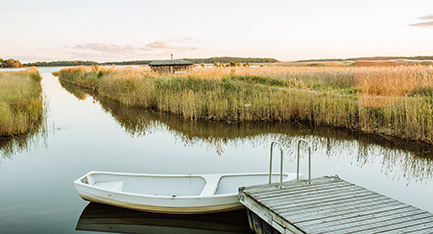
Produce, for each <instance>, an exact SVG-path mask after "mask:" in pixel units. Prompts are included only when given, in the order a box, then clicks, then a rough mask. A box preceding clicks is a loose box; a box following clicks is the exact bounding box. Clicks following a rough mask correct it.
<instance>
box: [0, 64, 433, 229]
mask: <svg viewBox="0 0 433 234" xmlns="http://www.w3.org/2000/svg"><path fill="white" fill-rule="evenodd" d="M38 70H39V72H40V74H41V77H42V80H41V81H40V85H41V87H42V93H41V94H40V95H41V96H39V97H42V105H43V111H45V115H44V114H43V118H42V124H41V126H40V127H39V128H38V130H37V131H35V132H33V133H28V134H21V135H17V136H12V137H3V138H1V139H2V141H1V144H0V155H1V157H0V178H3V179H1V180H0V188H2V193H0V200H1V201H2V202H3V203H2V208H1V209H2V211H4V212H1V213H0V229H1V230H2V231H4V232H21V233H22V232H36V231H37V232H62V233H71V232H76V231H75V228H76V227H77V222H78V220H79V219H80V216H81V214H82V213H84V209H85V207H86V206H87V202H84V201H83V200H82V199H81V198H80V197H79V196H78V195H77V194H76V192H75V190H74V188H73V186H72V181H73V180H75V179H76V178H77V177H78V176H81V175H83V174H85V173H87V172H88V171H91V170H101V171H119V172H137V173H143V172H145V173H155V174H161V173H167V174H168V173H171V174H184V173H191V174H197V173H231V172H257V171H265V172H266V171H267V170H268V169H269V167H268V163H269V146H270V142H271V141H279V142H281V143H282V144H283V146H284V155H285V164H284V170H285V171H288V172H292V171H296V165H295V156H296V145H295V144H296V142H297V140H298V139H300V138H305V139H308V140H310V141H311V142H312V143H313V155H312V156H313V162H312V166H313V168H312V173H313V174H312V175H313V177H316V176H322V175H334V174H338V175H339V176H340V177H342V178H344V179H346V180H348V181H351V182H353V183H356V184H359V185H361V186H363V187H366V188H368V189H371V190H374V191H377V192H379V193H382V194H385V195H387V196H390V197H392V198H395V199H398V200H400V201H403V202H406V203H408V204H412V205H415V206H417V207H420V208H422V209H425V210H428V211H430V212H432V211H433V203H432V202H431V201H430V200H428V199H425V197H426V196H427V195H429V194H432V193H433V190H432V186H431V183H432V182H433V170H432V168H433V159H432V158H433V147H432V144H431V143H429V141H428V140H426V139H427V136H428V134H426V135H425V136H424V138H422V137H420V138H419V139H412V140H408V139H410V138H409V135H397V136H396V135H393V134H392V131H397V130H398V131H400V132H404V133H405V131H408V128H409V126H411V127H414V125H416V124H418V123H424V125H423V128H422V129H424V130H416V131H427V130H428V128H429V127H430V125H429V124H430V122H431V121H430V122H429V119H428V117H427V114H426V113H428V111H429V105H427V104H428V100H430V98H431V96H432V95H431V94H429V92H431V90H430V86H429V82H430V80H431V76H432V68H431V67H429V66H404V67H400V66H392V67H382V66H378V67H372V66H369V67H341V66H338V67H337V66H334V67H305V66H303V67H291V66H290V67H288V66H287V67H283V66H278V67H275V66H272V67H267V66H263V67H260V66H257V67H227V68H221V67H220V68H207V67H206V68H201V67H196V68H194V69H192V71H191V72H190V73H184V74H174V75H173V77H171V75H169V74H158V73H152V72H150V70H149V69H148V68H146V67H129V68H118V67H110V66H108V67H97V66H93V67H91V66H90V67H75V68H66V69H61V68H38ZM52 72H55V73H56V74H57V73H58V75H59V77H56V76H53V75H52V74H51V73H52ZM384 74H388V76H386V75H384ZM361 75H362V77H363V79H364V80H367V81H369V82H373V81H374V82H376V83H377V84H379V85H374V86H371V87H370V86H368V85H366V84H365V83H362V80H361V81H360V80H359V79H360V77H361ZM391 77H394V78H393V79H400V80H399V82H400V83H399V84H402V83H404V82H406V83H405V84H407V85H405V87H400V86H399V85H395V86H396V87H394V88H389V89H388V88H387V87H390V86H389V85H392V84H395V83H392V79H391V80H387V79H389V78H391ZM378 78H383V80H380V79H379V80H378ZM385 78H386V79H385ZM369 79H370V80H369ZM380 84H382V86H380ZM95 86H96V87H95ZM94 87H95V88H94ZM408 87H409V88H408ZM2 91H3V89H2ZM143 94H145V95H143ZM206 95H207V96H206ZM362 97H364V99H362ZM411 102H415V103H418V104H417V105H418V107H410V105H412V104H411ZM287 103H289V105H286V104H287ZM420 107H423V108H424V109H422V108H420ZM397 108H402V109H397ZM404 108H406V109H404ZM414 111H415V112H414ZM304 112H306V113H304ZM409 112H410V113H409ZM418 112H422V113H423V114H424V115H422V116H424V117H423V118H424V119H423V120H422V119H418V118H417V116H420V115H419V114H418ZM405 113H406V114H410V116H405V115H403V114H405ZM414 114H416V115H414ZM367 115H370V117H371V118H372V119H371V120H370V118H368V119H366V117H363V116H367ZM409 117H410V118H409ZM387 118H389V119H387ZM360 119H361V120H364V123H363V122H353V123H352V120H353V121H359V120H360ZM373 121H376V123H375V122H373ZM379 121H390V123H392V124H395V125H393V128H389V129H391V130H392V131H391V130H389V129H384V128H383V127H386V126H387V125H382V123H383V122H379ZM407 123H411V124H412V125H407V126H406V125H403V124H407ZM361 124H365V125H362V126H368V127H369V128H368V129H362V128H361V127H360V125H361ZM397 124H401V125H397ZM397 127H398V128H397ZM420 129H421V128H420ZM405 134H409V133H405ZM305 150H306V149H304V148H302V152H304V153H305V152H306V151H305ZM304 155H305V154H304ZM306 164H307V163H306V159H305V157H302V161H301V172H303V173H304V174H305V173H307V172H306V170H307V167H306ZM274 168H278V163H277V162H275V165H274ZM106 210H110V209H109V207H106V208H104V209H102V210H98V211H97V213H95V215H96V216H95V218H99V219H101V220H103V219H104V217H107V215H109V214H108V213H106V212H107V211H106ZM104 211H105V213H104ZM108 212H109V211H108ZM121 218H122V217H121ZM123 218H127V217H123ZM136 218H137V220H145V219H146V217H145V215H143V216H139V217H136ZM171 218H172V217H171ZM204 218H206V217H204ZM178 219H179V220H181V218H180V217H179V218H178ZM167 220H169V219H167ZM105 221H107V222H108V221H109V220H108V219H107V220H105ZM80 232H83V231H80Z"/></svg>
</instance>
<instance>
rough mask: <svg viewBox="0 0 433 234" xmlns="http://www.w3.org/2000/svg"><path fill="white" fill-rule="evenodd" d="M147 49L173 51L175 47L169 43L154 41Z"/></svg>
mask: <svg viewBox="0 0 433 234" xmlns="http://www.w3.org/2000/svg"><path fill="white" fill-rule="evenodd" d="M146 48H149V49H157V50H158V49H173V46H170V45H169V44H168V42H165V41H154V42H151V43H149V44H147V45H146Z"/></svg>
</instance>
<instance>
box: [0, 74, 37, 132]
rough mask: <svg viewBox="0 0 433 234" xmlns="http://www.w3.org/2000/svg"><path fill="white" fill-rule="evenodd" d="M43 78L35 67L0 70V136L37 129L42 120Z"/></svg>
mask: <svg viewBox="0 0 433 234" xmlns="http://www.w3.org/2000/svg"><path fill="white" fill-rule="evenodd" d="M41 79H42V77H41V76H40V74H39V71H38V70H37V69H35V68H32V69H27V70H25V71H17V72H12V71H10V72H1V70H0V90H1V92H0V137H2V136H3V137H6V136H13V135H20V134H24V133H29V132H31V131H36V130H37V129H38V127H39V126H40V125H41V123H42V118H43V112H44V109H43V99H42V86H41Z"/></svg>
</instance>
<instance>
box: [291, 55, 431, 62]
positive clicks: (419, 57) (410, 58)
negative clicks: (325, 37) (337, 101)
mask: <svg viewBox="0 0 433 234" xmlns="http://www.w3.org/2000/svg"><path fill="white" fill-rule="evenodd" d="M395 59H408V60H433V56H413V57H398V56H376V57H357V58H346V59H342V58H329V59H305V60H298V61H296V62H331V61H338V62H342V61H363V60H395Z"/></svg>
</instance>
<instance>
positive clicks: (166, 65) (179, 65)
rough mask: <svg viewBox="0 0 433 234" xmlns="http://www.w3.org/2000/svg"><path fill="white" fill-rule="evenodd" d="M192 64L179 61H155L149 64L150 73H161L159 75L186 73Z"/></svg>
mask: <svg viewBox="0 0 433 234" xmlns="http://www.w3.org/2000/svg"><path fill="white" fill-rule="evenodd" d="M192 65H194V63H191V62H188V61H185V60H181V59H174V60H155V61H152V62H151V63H149V67H150V69H151V71H156V72H161V73H175V72H179V71H188V70H189V69H190V68H191V67H192Z"/></svg>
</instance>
